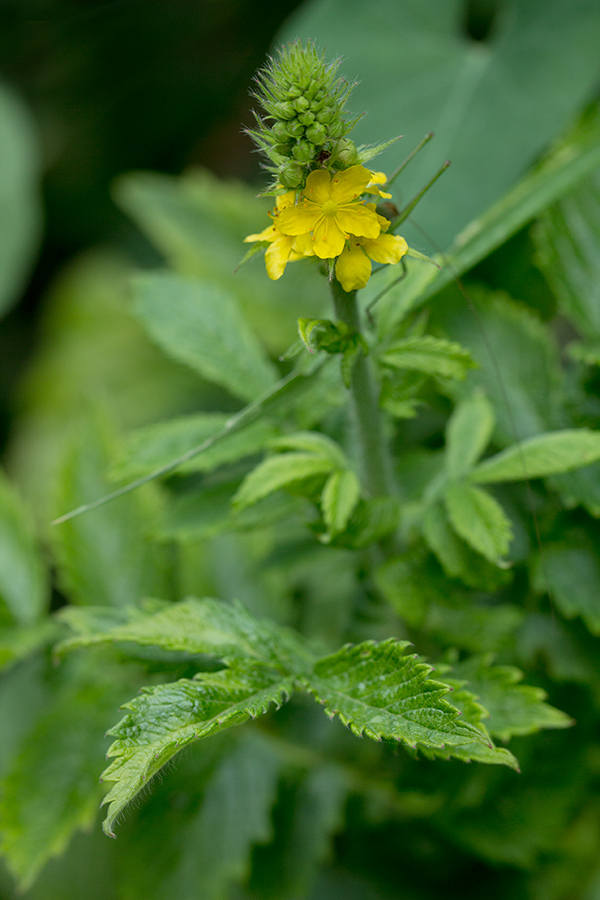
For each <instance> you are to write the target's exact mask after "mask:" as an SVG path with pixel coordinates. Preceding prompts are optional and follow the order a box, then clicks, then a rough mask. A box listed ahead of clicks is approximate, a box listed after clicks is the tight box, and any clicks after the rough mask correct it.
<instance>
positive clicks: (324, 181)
mask: <svg viewBox="0 0 600 900" xmlns="http://www.w3.org/2000/svg"><path fill="white" fill-rule="evenodd" d="M304 196H305V197H308V199H309V200H312V201H313V202H314V203H326V202H327V200H330V199H331V175H330V174H329V172H328V171H327V170H326V169H315V171H314V172H311V173H310V175H309V176H308V178H307V179H306V187H305V188H304Z"/></svg>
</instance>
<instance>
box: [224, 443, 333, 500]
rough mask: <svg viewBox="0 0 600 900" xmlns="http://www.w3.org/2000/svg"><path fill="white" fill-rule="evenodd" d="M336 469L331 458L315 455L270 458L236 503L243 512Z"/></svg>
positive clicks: (249, 477) (249, 479)
mask: <svg viewBox="0 0 600 900" xmlns="http://www.w3.org/2000/svg"><path fill="white" fill-rule="evenodd" d="M333 468H335V466H334V464H333V462H332V460H331V458H328V457H327V456H325V455H319V454H316V453H300V452H299V453H282V454H280V455H278V456H270V457H269V458H268V459H265V460H264V462H262V463H260V465H258V466H257V467H256V468H255V469H253V470H252V472H250V474H249V475H247V476H246V478H245V479H244V481H243V482H242V485H241V487H240V489H239V491H238V492H237V494H236V495H235V497H234V498H233V502H234V504H235V506H236V507H237V508H238V509H244V508H245V507H246V506H251V505H252V504H253V503H256V502H257V500H261V499H262V498H263V497H266V496H267V495H268V494H272V493H273V491H278V490H280V489H281V488H283V487H287V486H288V485H290V484H294V483H295V482H298V481H304V480H306V479H307V478H313V477H314V476H315V475H327V474H329V472H331V470H332V469H333Z"/></svg>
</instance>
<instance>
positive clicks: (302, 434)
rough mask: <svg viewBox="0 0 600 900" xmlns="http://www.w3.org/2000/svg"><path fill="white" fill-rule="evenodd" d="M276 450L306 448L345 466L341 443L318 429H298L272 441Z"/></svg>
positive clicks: (332, 464) (330, 462)
mask: <svg viewBox="0 0 600 900" xmlns="http://www.w3.org/2000/svg"><path fill="white" fill-rule="evenodd" d="M271 447H272V448H273V449H274V450H305V451H306V452H307V453H314V454H315V455H319V456H322V457H323V458H324V459H326V460H328V461H329V464H330V465H331V466H345V465H346V464H347V462H346V457H345V456H344V452H343V450H342V448H341V447H340V445H339V444H338V443H337V442H336V441H333V440H332V439H331V438H330V437H327V435H326V434H321V433H320V432H318V431H296V432H293V433H292V434H286V435H283V436H282V437H278V438H274V439H273V440H272V441H271Z"/></svg>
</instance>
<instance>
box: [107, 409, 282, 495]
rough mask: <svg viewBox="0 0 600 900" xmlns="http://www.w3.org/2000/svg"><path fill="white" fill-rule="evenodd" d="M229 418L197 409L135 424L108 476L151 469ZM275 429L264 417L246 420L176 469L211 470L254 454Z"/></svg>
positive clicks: (215, 431)
mask: <svg viewBox="0 0 600 900" xmlns="http://www.w3.org/2000/svg"><path fill="white" fill-rule="evenodd" d="M230 418H231V417H230V416H227V415H226V414H224V413H198V414H196V415H193V416H185V417H182V418H180V419H172V420H171V421H169V422H160V423H159V424H157V425H148V426H146V427H145V428H138V429H137V430H136V431H133V432H131V434H129V435H128V436H127V438H126V440H125V445H124V448H123V451H122V454H121V459H120V460H118V461H117V463H116V465H115V466H114V467H113V469H112V471H111V477H112V478H114V479H115V480H119V481H129V480H131V479H133V478H138V477H140V476H141V475H146V474H147V473H148V472H153V471H154V470H155V469H158V468H160V467H161V466H164V465H166V464H168V463H170V462H171V460H173V459H176V458H177V457H178V456H181V455H182V454H184V453H186V452H187V451H189V450H191V449H192V447H197V446H200V444H203V443H204V442H205V441H206V440H208V439H209V438H210V437H212V436H213V435H216V434H219V433H220V432H221V431H222V429H223V428H224V427H225V426H226V423H227V422H228V421H229V420H230ZM276 433H277V432H276V429H275V427H274V426H273V425H272V424H271V423H270V422H268V421H266V420H264V419H262V420H258V421H255V422H249V423H248V424H246V425H244V426H240V428H239V429H237V430H232V432H231V433H230V434H227V435H225V436H224V437H222V438H220V439H219V440H218V441H216V442H215V443H214V444H213V445H212V446H209V447H207V448H206V450H203V451H202V452H201V453H199V454H198V455H197V456H194V457H193V458H192V459H190V460H188V461H186V462H184V463H182V464H181V466H179V468H178V469H177V472H178V473H179V474H181V475H184V474H187V473H189V472H210V471H212V470H213V469H216V468H217V467H218V466H222V465H225V464H227V463H231V462H235V461H236V460H238V459H243V458H244V457H246V456H253V455H254V454H255V453H258V452H260V450H262V449H263V448H264V447H265V445H266V444H267V442H268V441H269V440H270V439H271V438H273V437H275V435H276Z"/></svg>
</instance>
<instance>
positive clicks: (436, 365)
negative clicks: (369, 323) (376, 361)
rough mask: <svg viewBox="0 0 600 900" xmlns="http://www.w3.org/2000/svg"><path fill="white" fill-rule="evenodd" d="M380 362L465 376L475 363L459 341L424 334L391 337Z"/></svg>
mask: <svg viewBox="0 0 600 900" xmlns="http://www.w3.org/2000/svg"><path fill="white" fill-rule="evenodd" d="M380 362H381V363H382V365H384V366H390V367H391V368H393V369H413V370H415V371H417V372H422V373H423V374H424V375H438V376H440V377H441V378H464V377H465V375H466V373H467V371H468V370H469V369H472V368H473V366H475V365H476V363H475V362H474V361H473V359H472V357H471V355H470V353H469V351H468V350H465V348H464V347H461V346H460V344H456V343H452V342H451V341H445V340H442V339H441V338H435V337H432V335H430V334H427V335H424V336H423V337H409V338H404V339H402V340H398V341H394V342H393V343H392V344H390V345H389V346H388V347H386V351H385V353H384V354H383V355H382V356H381V358H380Z"/></svg>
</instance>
